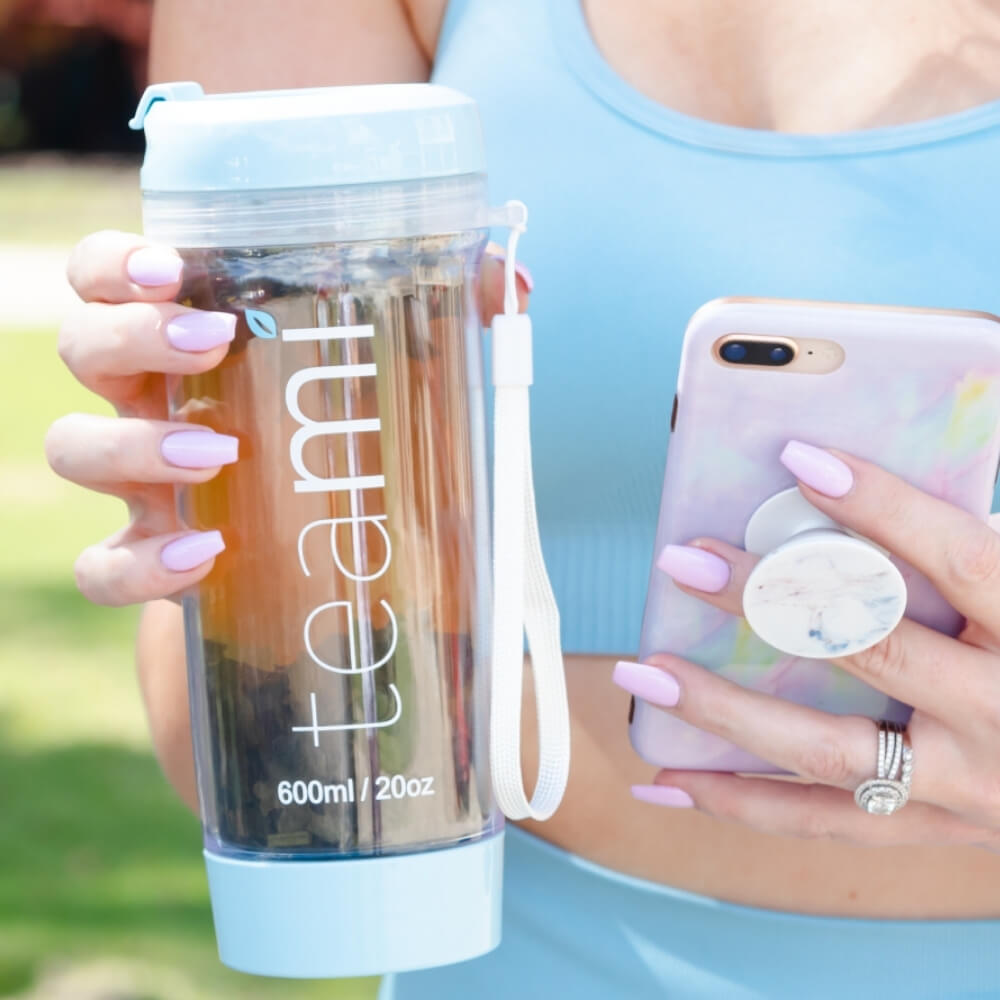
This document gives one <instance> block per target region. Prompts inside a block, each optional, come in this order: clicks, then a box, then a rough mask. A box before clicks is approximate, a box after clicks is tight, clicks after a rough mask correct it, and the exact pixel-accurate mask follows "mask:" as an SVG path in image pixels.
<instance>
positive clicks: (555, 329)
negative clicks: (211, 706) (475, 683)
mask: <svg viewBox="0 0 1000 1000" xmlns="http://www.w3.org/2000/svg"><path fill="white" fill-rule="evenodd" d="M434 78H435V80H436V81H438V82H440V83H445V84H448V85H450V86H453V87H456V88H457V89H459V90H462V91H465V92H466V93H468V94H470V95H471V96H472V97H474V98H476V100H477V101H478V102H479V104H480V109H481V112H482V116H483V123H484V126H485V131H486V142H487V152H488V157H489V169H490V182H491V185H492V197H493V201H494V203H497V202H502V201H504V200H505V199H508V198H520V199H521V200H523V201H524V202H525V203H526V204H527V205H528V206H529V209H530V211H531V219H530V225H529V230H528V235H527V237H526V238H525V240H524V242H523V250H524V259H525V260H526V261H527V262H528V263H529V264H530V266H531V269H532V271H533V272H534V275H535V279H536V289H535V292H534V294H533V296H532V314H533V316H534V325H535V350H536V358H535V385H534V388H533V390H532V408H533V414H532V417H533V435H534V449H535V483H536V489H537V495H538V505H539V515H540V523H541V530H542V542H543V545H544V548H545V554H546V558H547V561H548V565H549V570H550V572H551V576H552V582H553V585H554V587H555V591H556V596H557V597H558V600H559V605H560V610H561V613H562V621H563V630H564V634H563V641H564V644H565V647H566V649H567V650H571V651H581V652H582V651H594V652H623V653H628V652H630V651H634V650H635V649H636V647H637V645H638V640H639V626H640V623H641V619H642V609H643V601H644V597H645V588H646V580H647V576H648V572H649V567H650V563H651V559H652V545H653V540H654V533H655V523H656V512H657V508H658V505H659V496H660V484H661V478H662V474H663V462H664V458H665V453H666V446H667V436H668V425H669V419H670V408H671V402H672V399H673V392H674V381H675V377H676V373H677V364H678V355H679V349H680V343H681V336H682V334H683V331H684V327H685V325H686V323H687V319H688V317H689V316H690V315H691V313H692V312H694V310H695V309H696V308H697V307H698V306H699V305H701V304H702V303H704V302H706V301H707V300H709V299H712V298H715V297H717V296H725V295H752V296H775V297H787V298H807V299H829V300H834V301H836V300H841V301H856V302H873V303H884V304H899V305H920V306H939V307H952V308H966V309H984V310H988V311H991V312H997V311H1000V185H998V183H997V177H998V174H1000V101H997V102H994V103H991V104H989V105H986V106H984V107H981V108H976V109H974V110H971V111H967V112H962V113H961V114H956V115H949V116H947V117H945V118H937V119H934V120H932V121H927V122H922V123H918V124H914V125H903V126H898V127H894V128H884V129H875V130H871V131H864V132H855V133H849V134H841V135H835V136H827V137H823V136H796V135H782V134H776V133H770V132H760V131H754V130H749V129H740V128H733V127H729V126H724V125H715V124H711V123H708V122H704V121H699V120H697V119H693V118H690V117H687V116H685V115H681V114H677V113H675V112H672V111H668V110H667V109H665V108H663V107H661V106H660V105H658V104H656V103H655V102H653V101H651V100H649V99H647V98H645V97H643V96H642V95H641V94H639V93H637V92H636V91H635V90H633V89H632V88H631V87H630V86H629V85H628V84H626V83H625V82H623V81H622V80H621V78H619V77H618V76H617V74H616V73H615V72H614V71H613V70H612V69H611V68H610V67H609V66H608V65H607V64H606V63H605V62H604V60H603V58H602V57H601V55H600V53H599V52H598V50H597V48H596V47H595V45H594V43H593V41H592V40H591V38H590V35H589V33H588V30H587V25H586V23H585V21H584V18H583V15H582V13H581V10H580V6H579V0H502V2H501V0H452V2H451V4H450V7H449V10H448V16H447V20H446V23H445V26H444V30H443V34H442V38H441V42H440V45H439V50H438V56H437V62H436V66H435V72H434ZM623 724H624V723H623ZM653 820H654V817H651V819H650V821H651V822H653ZM507 841H508V843H507V859H506V866H507V868H506V889H505V901H504V940H503V943H502V944H501V946H500V947H499V948H498V949H497V950H496V951H494V952H492V953H491V954H490V955H488V956H485V957H484V958H481V959H477V960H475V961H472V962H464V963H461V964H459V965H454V966H448V967H446V968H442V969H432V970H427V971H425V972H417V973H410V974H406V975H401V976H396V977H388V978H387V979H386V980H385V981H384V983H383V987H382V993H381V996H382V997H383V1000H432V998H433V1000H443V998H448V1000H452V998H455V1000H458V998H463V1000H464V998H469V1000H506V998H512V997H515V998H517V1000H534V998H545V1000H555V998H560V1000H561V998H563V997H572V998H574V1000H616V998H619V997H621V998H628V1000H647V998H648V1000H654V998H663V997H669V998H683V1000H688V998H720V1000H751V998H756V1000H785V998H788V1000H792V998H794V1000H802V998H809V1000H843V998H844V997H859V998H867V997H888V996H905V997H907V998H909V1000H940V998H942V997H949V998H955V1000H957V998H960V997H961V998H971V997H998V996H1000V949H998V947H997V943H998V941H1000V921H937V922H932V921H909V922H908V921H901V920H835V919H825V918H816V917H804V916H798V915H795V914H788V913H771V912H767V911H763V910H755V909H751V908H748V907H740V906H732V905H729V904H726V903H720V902H717V901H715V900H711V899H705V898H703V897H699V896H696V895H693V894H691V893H684V892H678V891H676V890H674V889H670V888H668V887H664V886H660V885H655V884H653V883H650V882H643V881H641V880H639V879H633V878H627V877H625V876H621V875H618V874H616V873H614V872H610V871H608V870H607V869H604V868H601V867H599V866H597V865H594V864H592V863H590V862H587V861H584V860H582V859H580V858H575V857H573V856H572V855H569V854H567V853H565V852H564V851H561V850H559V849H558V848H555V847H552V846H550V845H547V844H544V843H542V842H541V841H539V840H536V839H535V838H533V837H530V836H528V835H527V834H524V833H522V832H521V831H519V830H508V833H507ZM429 905H430V904H429Z"/></svg>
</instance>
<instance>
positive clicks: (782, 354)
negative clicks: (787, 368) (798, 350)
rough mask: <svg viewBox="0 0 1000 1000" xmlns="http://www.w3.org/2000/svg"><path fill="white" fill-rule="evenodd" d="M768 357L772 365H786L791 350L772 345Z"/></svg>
mask: <svg viewBox="0 0 1000 1000" xmlns="http://www.w3.org/2000/svg"><path fill="white" fill-rule="evenodd" d="M767 356H768V358H770V360H771V364H773V365H787V364H788V362H789V361H791V360H792V352H791V351H790V350H789V349H788V348H787V347H782V346H780V345H779V346H778V347H772V348H771V350H770V351H769V352H768V355H767Z"/></svg>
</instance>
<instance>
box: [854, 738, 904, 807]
mask: <svg viewBox="0 0 1000 1000" xmlns="http://www.w3.org/2000/svg"><path fill="white" fill-rule="evenodd" d="M912 781H913V749H912V748H911V747H909V746H907V744H906V728H905V727H904V726H901V725H900V724H899V723H898V722H885V721H884V720H883V721H882V722H880V723H879V724H878V772H877V776H876V777H874V778H869V779H868V780H867V781H863V782H861V784H860V785H858V787H857V789H856V791H855V792H854V801H855V802H857V804H858V805H859V806H860V807H861V808H862V809H864V811H865V812H867V813H871V814H873V815H875V816H891V815H892V814H893V813H894V812H895V811H896V810H897V809H902V808H903V806H905V805H906V801H907V799H909V797H910V783H911V782H912Z"/></svg>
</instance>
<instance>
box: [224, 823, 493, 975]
mask: <svg viewBox="0 0 1000 1000" xmlns="http://www.w3.org/2000/svg"><path fill="white" fill-rule="evenodd" d="M205 864H206V867H207V869H208V887H209V891H210V893H211V896H212V913H213V916H214V918H215V934H216V938H217V940H218V944H219V957H220V958H221V959H222V962H223V963H224V964H225V965H228V966H229V967H230V968H233V969H238V970H240V971H241V972H249V973H253V974H254V975H258V976H280V977H282V978H287V979H337V978H341V977H347V976H373V975H380V974H382V973H385V972H405V971H409V970H412V969H424V968H429V967H431V966H435V965H450V964H451V963H453V962H462V961H465V960H466V959H469V958H475V957H476V956H478V955H483V954H485V953H486V952H488V951H492V950H493V949H494V948H495V947H496V946H497V945H498V944H499V943H500V908H501V902H502V900H501V892H502V885H503V833H499V834H496V835H495V836H492V837H488V838H486V839H484V840H478V841H475V842H473V843H469V844H462V845H460V846H458V847H449V848H444V849H441V850H433V851H424V852H422V853H419V854H403V855H390V856H385V857H378V858H346V859H343V860H336V861H329V860H324V861H309V860H305V861H299V860H296V861H292V860H282V861H276V860H270V861H247V860H242V859H239V858H234V857H229V856H226V855H224V854H219V853H217V852H214V851H208V850H206V851H205Z"/></svg>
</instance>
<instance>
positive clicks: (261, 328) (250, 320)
mask: <svg viewBox="0 0 1000 1000" xmlns="http://www.w3.org/2000/svg"><path fill="white" fill-rule="evenodd" d="M243 315H244V316H246V318H247V326H249V327H250V332H251V333H252V334H253V335H254V336H255V337H265V338H266V339H267V340H273V339H274V338H275V337H277V336H278V324H277V323H276V322H275V321H274V317H273V316H270V315H268V314H267V313H266V312H263V311H262V310H260V309H244V310H243Z"/></svg>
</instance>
